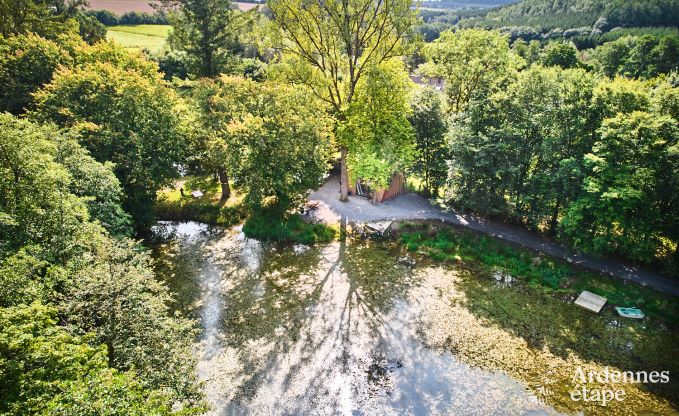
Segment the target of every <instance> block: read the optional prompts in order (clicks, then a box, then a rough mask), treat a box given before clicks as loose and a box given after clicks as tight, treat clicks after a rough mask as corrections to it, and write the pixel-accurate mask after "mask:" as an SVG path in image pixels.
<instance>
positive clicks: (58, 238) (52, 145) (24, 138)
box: [0, 113, 92, 261]
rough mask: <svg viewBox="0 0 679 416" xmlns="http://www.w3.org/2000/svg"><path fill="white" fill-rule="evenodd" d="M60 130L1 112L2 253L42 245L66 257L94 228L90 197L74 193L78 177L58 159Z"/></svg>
mask: <svg viewBox="0 0 679 416" xmlns="http://www.w3.org/2000/svg"><path fill="white" fill-rule="evenodd" d="M57 134H58V133H57V132H56V131H55V130H54V129H53V128H49V127H43V126H39V125H36V124H33V123H30V122H28V121H26V120H21V119H17V118H15V117H13V116H11V115H9V114H7V113H4V114H0V149H1V152H0V178H1V180H0V212H1V213H2V214H3V217H4V218H3V221H2V222H1V223H0V229H1V230H2V236H3V238H2V244H1V245H0V249H1V250H2V251H1V252H0V255H2V254H4V253H7V252H13V251H15V250H18V249H19V248H20V247H22V246H23V245H27V244H40V245H44V247H45V252H44V255H45V257H46V259H48V260H50V261H64V260H65V259H66V258H67V257H69V256H71V255H74V254H75V253H77V252H79V251H80V249H81V248H80V247H81V244H80V242H81V240H83V239H87V236H88V235H89V234H90V233H91V232H92V230H91V229H90V227H88V226H87V224H88V220H89V213H88V209H87V205H86V201H85V200H84V199H83V198H80V197H78V196H76V195H73V194H72V193H70V192H69V191H68V190H69V187H70V185H71V182H72V177H71V175H70V173H69V171H68V169H67V168H66V167H65V166H64V165H62V164H60V163H58V162H57V161H56V160H55V156H56V154H57V146H56V141H55V140H54V138H55V137H56V136H57Z"/></svg>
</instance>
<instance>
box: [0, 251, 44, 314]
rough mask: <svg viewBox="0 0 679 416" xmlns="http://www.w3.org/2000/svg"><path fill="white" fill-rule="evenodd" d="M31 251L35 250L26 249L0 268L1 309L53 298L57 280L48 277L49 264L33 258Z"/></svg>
mask: <svg viewBox="0 0 679 416" xmlns="http://www.w3.org/2000/svg"><path fill="white" fill-rule="evenodd" d="M34 249H35V247H34ZM31 251H34V250H31V248H30V247H24V248H22V249H21V250H19V251H18V252H17V253H15V254H14V255H12V256H9V257H7V258H5V259H4V260H3V262H2V265H1V266H0V307H3V308H4V307H9V306H12V305H18V304H21V303H24V304H29V303H31V302H33V301H34V300H38V301H41V302H46V301H47V300H48V299H50V298H51V297H52V294H53V292H52V290H53V289H54V286H55V283H56V282H55V280H56V279H54V277H53V276H50V277H48V276H47V272H46V269H47V267H48V265H49V263H47V262H46V261H43V260H40V259H38V258H37V257H35V256H33V255H32V253H31Z"/></svg>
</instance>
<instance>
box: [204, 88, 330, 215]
mask: <svg viewBox="0 0 679 416" xmlns="http://www.w3.org/2000/svg"><path fill="white" fill-rule="evenodd" d="M206 94H208V95H207V97H209V102H210V113H209V117H210V118H211V126H213V129H214V130H213V132H212V134H213V136H212V137H210V138H208V140H210V141H211V143H212V144H211V145H210V146H211V147H212V149H215V150H216V151H217V152H219V153H217V156H218V157H221V159H222V163H224V166H227V167H228V168H229V170H230V172H231V173H232V175H233V177H234V182H235V184H236V186H238V187H239V189H240V191H241V192H242V194H243V196H244V202H245V204H246V205H247V206H248V207H249V208H250V209H251V210H253V211H256V210H258V209H261V208H262V207H264V206H275V207H276V209H277V210H278V212H279V215H284V214H285V213H286V212H287V211H288V210H289V209H290V208H294V207H295V206H297V205H299V204H300V203H302V202H303V201H304V200H305V199H306V194H307V192H308V190H309V189H313V188H315V187H317V186H318V185H319V184H320V181H321V179H322V177H323V175H324V174H325V171H326V168H327V160H328V158H329V151H330V138H331V134H330V121H329V119H328V118H327V116H326V114H325V111H324V109H323V107H322V106H321V105H320V104H319V102H318V101H316V100H313V99H310V97H309V94H308V90H307V89H306V88H304V87H301V86H287V85H279V84H273V83H256V82H254V81H251V80H246V79H243V78H236V77H222V78H220V79H219V81H218V82H217V83H216V84H214V86H213V87H211V88H208V89H207V93H206ZM213 157H215V155H213Z"/></svg>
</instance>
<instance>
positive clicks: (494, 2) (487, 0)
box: [420, 0, 519, 9]
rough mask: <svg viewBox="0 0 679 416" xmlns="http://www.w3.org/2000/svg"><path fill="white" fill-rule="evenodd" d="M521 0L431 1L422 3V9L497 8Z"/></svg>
mask: <svg viewBox="0 0 679 416" xmlns="http://www.w3.org/2000/svg"><path fill="white" fill-rule="evenodd" d="M517 1H519V0H430V1H422V2H421V3H420V6H421V7H422V8H432V9H464V8H469V7H484V8H487V7H497V6H503V5H506V4H511V3H516V2H517Z"/></svg>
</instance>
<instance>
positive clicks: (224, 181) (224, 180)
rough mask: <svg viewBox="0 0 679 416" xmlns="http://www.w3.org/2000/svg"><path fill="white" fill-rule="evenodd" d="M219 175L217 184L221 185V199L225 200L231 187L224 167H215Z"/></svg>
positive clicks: (229, 194)
mask: <svg viewBox="0 0 679 416" xmlns="http://www.w3.org/2000/svg"><path fill="white" fill-rule="evenodd" d="M217 174H218V175H219V184H220V185H221V186H222V198H221V200H222V201H226V200H227V199H229V196H231V188H230V187H229V176H228V175H227V174H226V169H224V168H219V169H217Z"/></svg>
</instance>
